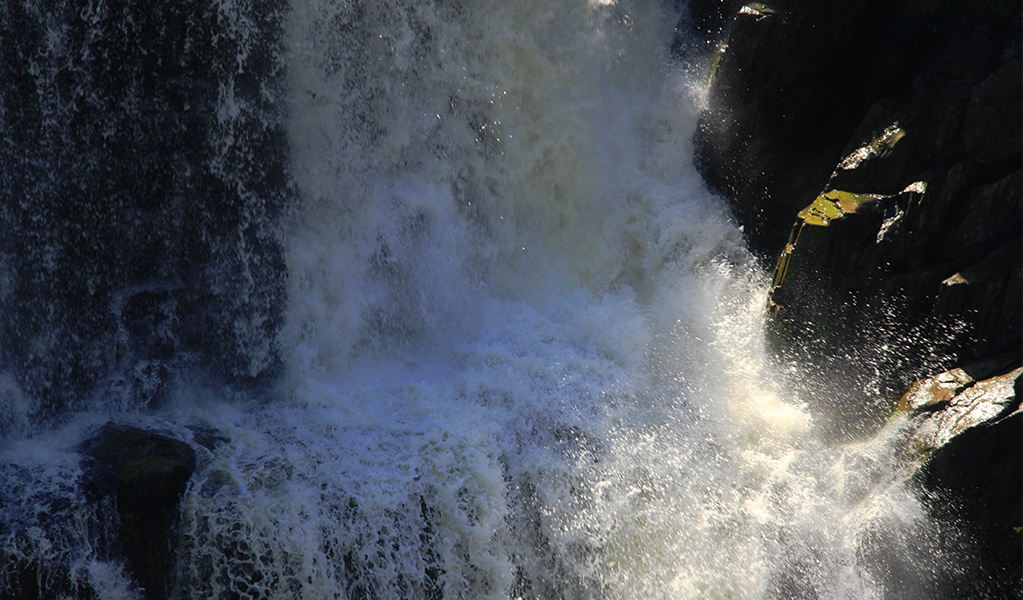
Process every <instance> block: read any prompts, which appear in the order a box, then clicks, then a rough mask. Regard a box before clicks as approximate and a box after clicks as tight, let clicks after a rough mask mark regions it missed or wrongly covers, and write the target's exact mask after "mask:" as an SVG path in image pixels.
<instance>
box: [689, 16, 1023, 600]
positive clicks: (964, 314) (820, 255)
mask: <svg viewBox="0 0 1023 600" xmlns="http://www.w3.org/2000/svg"><path fill="white" fill-rule="evenodd" d="M691 5H692V6H691V8H690V11H691V12H693V13H694V14H704V13H706V14H710V13H712V12H713V11H712V10H711V8H709V7H708V6H703V5H714V6H720V4H719V3H717V2H699V1H695V0H694V2H692V3H691ZM693 6H696V7H701V6H702V8H694V7H693ZM701 11H702V12H701ZM1021 30H1023V27H1021V7H1020V5H1019V3H1018V2H1015V1H1008V0H987V1H984V2H976V3H968V4H967V3H961V2H942V1H938V2H934V1H930V0H895V1H888V0H851V1H849V2H842V3H823V2H810V1H804V0H778V1H777V2H753V3H748V4H745V5H743V6H741V7H739V8H738V9H737V10H736V11H735V14H734V16H733V18H732V19H731V21H730V24H728V25H727V26H726V27H725V29H724V33H723V34H722V37H721V38H720V40H719V41H718V45H717V53H716V56H715V58H714V61H713V65H712V67H711V70H710V74H709V77H710V88H709V104H708V107H707V109H706V110H705V111H704V113H703V114H702V116H701V121H700V128H699V132H698V133H697V136H696V140H695V142H696V153H697V156H696V161H697V165H698V167H699V168H700V170H701V172H702V173H703V174H704V177H705V178H706V180H707V181H708V183H709V184H710V185H711V186H712V187H714V188H716V189H717V190H719V191H721V192H722V193H723V194H724V195H725V196H726V197H727V198H728V199H729V200H730V202H731V204H732V207H733V211H734V214H735V217H736V219H737V220H738V221H739V222H740V224H741V225H742V226H743V228H744V232H745V235H746V237H747V239H748V241H749V243H750V247H751V248H752V249H753V251H754V252H755V253H756V254H758V255H759V256H760V257H761V258H762V259H763V261H764V264H765V266H767V267H768V268H770V267H772V266H774V268H775V270H774V280H773V284H772V290H771V297H770V306H769V310H770V312H771V315H772V319H771V323H770V330H771V341H772V345H773V347H774V349H775V350H776V352H777V354H778V356H779V358H780V360H782V361H783V362H794V363H799V364H801V365H802V371H803V372H805V373H808V374H809V375H808V377H807V379H809V380H815V381H816V382H817V383H815V381H811V382H810V383H808V384H807V386H808V388H810V389H809V390H808V391H809V392H810V393H809V394H807V396H808V397H811V398H817V399H818V400H816V401H818V402H820V403H821V406H818V407H817V408H818V409H820V412H821V413H822V414H824V415H825V416H827V415H829V414H831V415H833V416H834V417H835V418H834V419H831V420H830V426H831V427H832V428H833V431H826V433H829V434H832V435H833V436H835V437H836V438H839V439H847V438H848V437H855V436H858V435H862V434H863V433H865V432H867V431H869V430H871V429H872V428H876V427H879V426H880V425H881V423H883V422H884V420H885V416H886V415H887V414H889V413H890V411H891V409H894V408H895V406H894V404H895V402H896V399H898V398H899V397H900V396H903V394H904V393H906V391H907V389H909V388H910V384H911V383H913V382H914V381H915V380H920V381H919V382H918V383H916V384H915V385H914V386H913V388H912V391H910V392H909V394H908V395H906V396H904V398H903V400H902V410H903V411H904V412H906V413H908V414H911V415H912V422H913V425H914V429H913V431H915V432H916V434H915V437H914V438H913V440H914V441H912V445H913V447H914V448H915V451H916V452H918V454H917V456H918V457H919V459H920V460H919V462H920V463H922V464H924V467H923V468H922V470H920V471H919V474H918V475H917V476H916V477H917V479H918V481H920V482H921V485H925V486H926V487H927V489H929V490H930V491H931V492H932V495H933V497H934V498H945V499H946V500H948V502H946V503H942V502H936V503H935V504H934V505H933V506H932V510H933V511H934V512H935V514H938V515H939V516H943V517H949V518H951V517H952V516H955V517H956V518H962V519H965V520H966V521H967V522H969V523H971V524H972V526H973V529H974V530H975V533H976V535H977V536H978V539H979V540H980V542H981V543H980V545H981V546H983V547H985V548H987V550H985V554H984V562H985V564H986V565H988V567H985V568H989V570H990V573H996V572H997V573H1002V575H1004V574H1005V573H1004V572H1008V573H1009V575H1008V576H1007V577H1002V576H1001V575H999V576H998V577H994V578H993V580H997V581H1001V582H1002V584H1001V585H1002V586H1003V587H1001V588H998V590H997V592H996V595H997V594H998V593H1001V592H1004V591H1006V590H1012V589H1016V590H1017V593H1018V587H1017V586H1018V582H1019V569H1020V561H1019V560H1016V561H1015V563H1014V564H1013V563H1012V562H1011V560H1009V561H1008V562H1007V561H1006V560H1005V557H1010V558H1011V557H1015V556H1018V554H1019V548H1020V539H1019V532H1018V531H1015V533H1014V534H1012V535H1009V534H1007V533H1006V532H1007V531H1014V530H1013V529H1012V527H1019V526H1020V523H1018V522H1015V521H1018V520H1019V519H1018V518H1017V517H1018V516H1019V504H1020V497H1021V490H1020V482H1021V480H1023V474H1021V473H1020V467H1019V459H1018V456H1019V450H1020V446H1021V431H1020V428H1019V425H1018V423H1019V410H1018V406H1019V396H1020V393H1019V385H1018V381H1019V368H1020V365H1021V364H1023V358H1021V350H1023V348H1021V341H1023V325H1021V321H1023V318H1021V305H1023V277H1021V271H1023V269H1021V263H1023V256H1021V254H1023V253H1021V249H1023V210H1021V198H1023V175H1021V173H1023V171H1021V165H1023V151H1021V148H1023V138H1021V131H1023V108H1021V102H1020V98H1021V96H1023V83H1021V79H1023V77H1021V72H1023V64H1021V60H1020V59H1021V46H1023V43H1021V37H1023V35H1021ZM984 365H986V366H984ZM991 365H998V367H997V368H992V367H991ZM814 373H817V374H819V375H816V376H815V375H813V374H814ZM936 374H938V375H936ZM1013 382H1015V383H1013ZM815 385H819V386H820V387H819V389H814V386H815ZM825 390H826V391H825ZM820 399H826V400H820ZM865 407H869V409H867V408H865ZM823 427H824V429H825V430H826V429H828V427H829V422H828V420H827V419H825V424H824V425H823ZM843 428H844V430H842V429H843ZM1006 479H1008V483H1007V482H1006ZM973 497H982V498H998V500H997V501H992V503H985V502H980V503H973V504H974V505H976V506H982V507H988V508H990V510H991V511H995V513H996V514H997V515H998V516H997V517H996V518H995V520H996V521H998V519H1001V520H1000V521H998V524H996V525H992V520H991V519H992V517H991V516H990V514H991V513H990V512H989V511H988V510H987V508H985V509H979V508H978V509H974V508H969V509H964V510H958V511H952V510H951V509H949V508H948V507H950V506H953V505H957V504H956V500H955V499H959V500H962V502H960V505H962V506H970V505H971V503H970V502H967V501H966V500H965V499H968V498H973ZM1014 519H1015V521H1014ZM1010 521H1012V524H1011V526H1010V525H1009V522H1010ZM1006 569H1008V571H1006ZM990 573H989V574H990ZM1006 582H1012V584H1013V585H1011V586H1010V585H1009V584H1007V583H1006ZM985 593H989V592H985Z"/></svg>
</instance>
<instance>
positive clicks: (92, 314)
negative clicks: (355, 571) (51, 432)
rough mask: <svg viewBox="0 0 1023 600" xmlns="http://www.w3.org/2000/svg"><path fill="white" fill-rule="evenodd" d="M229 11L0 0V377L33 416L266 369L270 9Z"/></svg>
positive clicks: (275, 305)
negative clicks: (186, 375)
mask: <svg viewBox="0 0 1023 600" xmlns="http://www.w3.org/2000/svg"><path fill="white" fill-rule="evenodd" d="M243 4H244V6H243V5H242V4H237V5H235V4H232V5H230V6H228V5H224V4H218V3H211V2H208V1H206V0H183V1H181V2H174V3H170V4H163V3H161V4H155V5H154V4H140V3H131V2H115V3H109V2H108V3H100V4H96V3H93V2H86V1H82V0H71V1H69V2H63V3H60V4H59V6H54V5H53V3H51V2H45V1H41V0H7V1H5V2H3V3H2V4H0V139H2V140H3V143H2V144H0V281H2V282H3V284H2V286H0V287H2V291H0V369H2V370H4V371H5V372H8V373H12V374H14V376H15V378H16V379H17V384H18V385H19V387H20V388H21V389H22V390H23V391H24V392H25V393H26V395H28V396H30V397H31V398H32V402H33V410H32V414H30V415H29V417H30V418H31V419H32V420H33V421H37V422H38V421H44V420H46V419H48V418H49V417H51V416H52V415H55V414H60V413H61V412H63V411H64V410H66V409H68V408H71V409H80V408H82V406H81V403H82V400H81V398H84V397H87V396H88V393H89V391H90V390H92V389H93V388H94V386H96V385H97V384H98V383H101V382H102V383H108V384H110V385H109V386H108V387H110V388H114V389H118V390H124V398H119V399H118V400H119V403H120V404H121V405H122V406H123V405H131V406H137V407H146V406H152V405H155V404H158V403H159V401H160V397H161V394H162V390H163V389H164V387H165V386H166V385H167V383H168V381H169V380H170V379H172V378H173V374H174V372H175V370H176V369H177V368H178V367H179V366H180V365H179V363H181V362H182V361H188V360H191V361H192V363H193V364H202V365H215V366H212V367H211V369H210V370H214V369H217V371H215V372H214V375H217V376H221V377H224V378H226V379H228V380H242V381H252V380H254V379H258V378H260V377H265V376H267V375H268V374H273V373H274V371H275V369H276V368H277V366H278V365H279V360H278V358H277V356H276V353H275V351H274V350H275V347H274V340H275V336H276V331H277V328H278V326H279V324H280V322H281V316H280V311H281V304H282V302H283V297H284V282H283V277H282V276H281V272H282V270H283V266H282V265H283V258H282V241H281V240H282V235H283V234H282V233H281V231H279V230H278V223H279V221H280V216H281V215H282V214H285V213H286V212H287V210H288V207H289V205H290V202H291V199H292V191H291V190H290V187H289V186H290V183H289V176H288V173H287V169H288V167H287V164H286V161H285V156H286V154H287V153H286V152H285V148H286V144H287V142H286V139H285V132H284V127H283V124H282V123H283V116H282V115H283V98H284V94H282V93H278V92H280V91H281V90H280V88H281V87H283V83H282V79H283V75H282V68H281V65H280V61H278V60H277V55H278V45H279V37H280V27H281V26H280V23H281V22H282V21H283V19H281V18H280V13H281V12H282V11H283V10H284V3H283V2H280V1H278V0H271V1H268V2H260V3H256V4H258V6H250V4H252V3H243ZM257 149H258V150H257Z"/></svg>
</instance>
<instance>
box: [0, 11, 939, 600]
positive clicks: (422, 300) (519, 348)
mask: <svg viewBox="0 0 1023 600" xmlns="http://www.w3.org/2000/svg"><path fill="white" fill-rule="evenodd" d="M220 4H222V5H223V6H221V9H222V12H223V14H225V15H229V14H231V12H230V10H229V9H230V8H231V6H232V5H233V3H231V2H221V3H220ZM665 4H670V3H662V2H654V1H652V0H651V1H647V0H635V1H631V2H630V1H621V2H614V1H613V0H612V1H600V2H596V1H589V2H587V1H582V0H568V1H558V2H534V1H528V0H513V1H508V0H480V1H476V2H460V1H442V0H437V1H435V2H411V1H405V0H380V1H377V2H350V1H345V0H308V1H299V0H295V1H293V2H292V3H291V5H290V7H289V8H288V11H286V21H285V22H284V23H283V25H282V26H283V32H284V33H283V35H284V42H283V47H284V52H283V54H282V55H281V56H280V57H279V60H280V61H282V63H283V65H284V72H285V73H286V77H287V89H288V100H287V114H288V116H287V121H286V127H287V132H288V147H289V148H290V156H289V164H290V169H291V175H292V177H293V181H294V185H295V187H296V189H297V194H298V198H299V206H298V209H297V211H296V216H295V219H294V222H293V223H291V224H290V228H291V229H290V233H289V234H288V241H287V244H286V248H287V249H286V253H285V257H286V270H287V285H288V301H287V306H286V311H285V324H284V326H283V329H282V333H281V339H280V346H281V348H282V357H283V361H284V364H285V367H284V375H283V377H282V378H281V379H280V381H279V382H278V383H276V384H274V385H273V386H272V387H266V388H264V389H256V390H250V391H245V392H237V391H236V392H226V391H224V390H221V389H219V388H213V387H209V386H207V387H203V386H200V385H199V384H194V385H185V384H181V385H179V386H178V388H177V389H176V390H175V391H174V392H173V398H172V400H171V401H168V403H167V404H166V405H165V406H164V407H162V408H160V409H158V410H156V411H148V412H137V411H136V412H128V413H123V412H122V413H118V418H120V419H124V420H131V421H132V422H134V423H137V424H139V425H140V426H149V427H153V428H158V429H160V430H162V431H166V432H169V433H171V434H172V435H175V436H177V437H179V438H181V439H184V440H186V441H189V442H192V443H193V444H194V445H195V447H196V448H197V450H198V451H199V452H200V469H199V471H198V472H197V474H196V475H195V476H194V477H193V479H192V481H191V483H190V487H189V489H188V491H187V492H186V495H185V498H184V500H183V508H182V517H181V524H180V543H179V547H178V561H179V564H178V566H177V572H176V574H175V575H174V580H175V583H174V588H173V589H174V593H175V594H176V595H177V596H179V597H186V598H236V597H244V598H350V599H355V598H359V599H371V598H374V599H390V598H436V599H439V598H445V599H455V598H464V599H482V598H495V599H500V598H576V599H593V600H595V599H604V598H606V599H609V600H610V599H623V600H625V599H645V598H650V599H653V598H850V599H852V598H857V599H858V598H882V597H900V598H908V597H917V596H919V597H921V598H924V597H932V594H933V593H935V589H934V587H933V586H935V585H937V582H938V581H939V580H940V579H941V572H940V568H939V565H940V562H939V560H938V557H937V554H936V550H935V548H936V541H935V536H936V535H937V532H936V531H935V526H934V525H933V524H931V523H929V522H928V520H927V517H926V515H925V514H924V511H923V510H922V508H921V506H920V505H919V503H918V501H917V500H916V498H915V497H914V495H913V492H912V491H911V490H910V489H908V487H907V486H906V485H904V484H902V483H901V482H894V483H893V479H892V477H891V471H892V469H893V468H894V467H893V462H894V459H891V458H887V457H889V456H891V455H892V453H891V452H890V449H889V448H888V447H887V446H886V444H887V443H888V442H887V438H885V437H883V436H882V437H879V438H878V439H875V440H871V441H866V442H861V443H859V444H854V445H847V446H843V447H834V446H829V445H827V444H825V443H824V442H822V441H819V440H818V439H817V438H816V437H815V435H814V416H813V415H812V414H811V413H810V412H809V410H808V409H807V408H806V406H804V404H803V403H801V402H800V400H799V399H798V398H795V397H793V395H792V394H791V393H790V392H788V391H787V386H786V384H785V381H784V374H779V371H778V369H777V367H776V366H775V365H773V364H772V362H771V360H770V358H769V355H768V353H767V351H766V350H765V348H764V341H763V338H762V333H761V328H762V322H761V319H762V316H763V313H762V307H763V304H764V300H765V294H766V287H767V284H768V282H767V280H766V277H765V275H764V274H763V273H762V272H760V271H759V270H758V268H757V266H756V264H755V262H754V261H753V260H752V259H751V258H750V257H749V256H748V255H747V253H746V251H745V249H744V248H743V246H742V240H741V236H740V233H739V232H738V230H737V229H736V227H735V226H734V224H733V223H732V222H731V221H730V219H729V216H728V213H727V209H726V207H725V206H724V204H723V202H722V201H721V200H720V199H718V198H716V197H714V196H712V195H710V194H709V193H708V192H707V191H706V190H705V189H704V188H703V186H702V183H701V181H700V179H699V177H698V175H697V174H696V173H695V170H694V169H693V167H692V166H691V164H690V163H691V158H690V147H689V145H690V142H689V140H690V139H691V137H692V133H693V131H694V127H695V122H696V114H697V111H698V106H697V104H698V102H699V91H698V90H697V89H695V88H694V87H693V86H692V83H691V82H692V80H693V79H695V77H694V76H693V74H691V73H686V72H681V71H680V70H679V68H678V67H676V66H673V65H671V64H670V63H669V62H668V61H667V58H666V53H667V47H668V45H669V43H670V39H671V36H672V31H673V27H674V24H675V22H676V21H677V17H678V14H677V13H676V12H675V11H674V9H672V8H671V7H669V6H665ZM235 26H236V27H237V28H238V30H239V31H244V30H246V29H245V27H246V26H247V25H246V23H244V22H241V23H236V24H235ZM239 35H240V34H239ZM253 35H255V32H254V33H253ZM242 62H244V57H239V64H241V63H242ZM225 89H226V88H225ZM221 91H222V93H223V91H224V90H221ZM222 97H223V96H222ZM231 106H232V104H231V103H222V108H223V109H224V111H225V112H224V113H223V115H222V117H223V119H224V120H225V122H230V119H231V114H232V112H231V110H229V109H230V108H231ZM236 108H238V110H244V106H241V107H240V108H239V107H237V106H236ZM236 112H237V111H236ZM224 129H225V130H227V131H229V130H230V127H225V128H224ZM225 135H227V134H225ZM223 143H224V144H230V143H233V142H223ZM259 352H260V358H259V359H260V360H264V361H265V359H264V358H263V356H264V355H265V353H266V349H265V348H260V349H259ZM796 376H798V374H796ZM14 387H16V386H6V387H4V388H2V389H0V393H7V392H6V391H4V390H7V388H11V390H13V389H14ZM15 393H16V391H11V392H10V394H15ZM12 397H13V396H12ZM108 416H109V413H107V412H103V411H94V413H92V414H83V415H80V417H81V418H80V419H78V420H76V421H75V422H74V423H73V424H71V425H68V426H66V427H67V428H69V431H72V432H77V433H66V434H65V435H64V437H63V438H62V439H65V440H74V441H76V442H77V440H79V439H81V437H82V436H83V435H85V433H84V432H86V431H88V430H89V427H90V426H95V425H96V424H97V423H101V422H102V421H103V420H104V419H105V418H107V417H108ZM200 429H214V430H216V431H217V435H218V439H219V440H220V441H219V442H218V443H217V444H209V445H207V447H204V446H202V445H200V444H198V442H197V441H196V439H197V436H196V434H195V432H196V431H199V430H200ZM69 444H70V442H68V441H63V442H61V441H58V440H49V441H39V439H38V438H35V439H29V440H25V441H11V442H9V443H8V445H7V446H6V448H5V449H4V452H5V457H6V460H5V462H6V463H11V464H15V463H16V464H17V465H19V466H18V467H17V469H18V473H21V474H22V476H23V479H24V478H31V477H30V476H34V477H36V478H37V479H40V480H43V479H45V480H50V481H55V482H57V483H54V484H53V485H54V486H55V488H61V486H63V488H66V489H52V490H49V489H48V490H38V493H39V494H41V495H43V496H47V495H48V496H47V497H50V498H67V499H68V502H71V503H72V504H73V503H74V502H76V501H75V500H74V496H75V494H76V493H77V492H76V490H75V485H76V484H75V481H76V479H75V478H76V477H77V476H78V475H77V466H76V464H75V463H74V461H73V460H72V459H71V458H69V456H73V453H71V452H70V446H69ZM41 448H42V449H41ZM11 468H12V469H13V468H14V467H11ZM44 473H46V474H45V475H44ZM10 481H12V482H14V483H8V484H5V489H4V500H5V506H6V505H8V501H10V502H11V503H12V504H17V505H19V506H23V505H24V502H22V501H15V500H13V498H17V497H19V490H22V487H24V484H21V483H18V481H21V479H17V480H16V478H11V479H10ZM19 486H22V487H19ZM22 491H23V490H22ZM47 502H50V500H48V501H47ZM54 510H57V509H54ZM61 510H66V511H71V512H73V513H74V510H75V509H74V506H73V505H72V506H71V507H65V508H63V509H61ZM83 510H84V509H83ZM90 510H98V509H90ZM12 514H13V513H12ZM74 514H76V515H78V518H79V519H86V520H88V519H97V518H99V517H96V516H95V515H84V516H82V514H79V513H74ZM5 518H6V521H5V522H6V523H12V522H14V519H13V517H11V516H10V515H8V516H7V517H5ZM19 518H23V521H24V523H28V525H26V526H25V527H26V528H25V529H23V531H24V532H25V533H23V534H22V535H20V537H17V540H14V537H12V536H8V537H6V538H3V541H4V544H5V546H4V548H5V551H8V552H15V553H19V555H21V556H43V557H44V559H45V560H47V561H50V562H52V563H54V564H56V563H59V562H60V561H64V562H65V563H67V564H68V565H70V566H68V567H67V569H68V571H69V572H70V573H71V575H69V577H71V578H72V579H73V580H75V581H79V582H81V583H80V584H79V585H80V586H82V587H83V588H91V589H95V590H97V593H98V595H99V596H100V597H104V598H113V597H132V596H133V595H135V594H138V591H137V590H136V589H134V588H133V586H132V585H131V584H130V580H129V578H128V576H127V575H126V574H125V573H124V571H123V569H121V567H120V566H119V565H117V564H113V565H111V564H107V563H106V562H104V561H101V560H99V559H95V560H93V559H92V558H90V556H92V555H88V554H86V555H85V558H83V559H72V558H69V557H71V556H73V555H75V554H76V553H78V552H80V550H81V548H83V547H86V546H88V544H89V534H88V532H87V531H85V530H84V529H82V530H74V531H71V532H70V533H69V532H68V531H64V529H73V527H72V525H68V524H65V525H62V526H61V527H60V528H57V529H54V528H52V527H51V528H49V529H48V528H47V527H45V526H40V525H39V524H38V523H36V521H33V520H32V519H33V518H35V517H32V516H31V515H27V516H23V517H19ZM33 523H35V524H33ZM83 527H84V526H83ZM58 529H59V530H58ZM2 535H7V534H2ZM12 540H14V541H12ZM76 560H77V561H79V562H78V563H75V561H76Z"/></svg>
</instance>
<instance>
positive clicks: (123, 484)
mask: <svg viewBox="0 0 1023 600" xmlns="http://www.w3.org/2000/svg"><path fill="white" fill-rule="evenodd" d="M79 451H80V453H81V454H82V470H83V473H84V474H83V477H82V479H83V481H82V488H83V490H84V491H85V494H86V498H87V500H89V501H91V502H98V501H100V500H101V499H103V498H105V497H112V498H113V500H114V505H115V507H116V512H117V515H118V517H119V519H120V523H119V525H118V527H117V528H116V531H117V532H118V539H117V540H114V543H113V544H112V546H113V551H114V552H115V553H116V554H120V555H122V556H123V557H124V559H125V560H126V562H127V565H128V569H129V570H130V571H131V573H132V574H133V575H134V576H135V579H136V581H137V582H138V584H139V585H140V586H141V587H142V589H143V591H144V594H145V597H146V598H152V599H157V598H166V597H167V596H168V594H169V593H170V589H171V584H172V581H171V575H172V574H173V572H174V571H173V569H174V554H173V548H174V547H175V546H176V543H177V539H176V537H174V532H175V526H176V523H177V520H178V514H179V504H180V502H181V497H182V495H183V494H184V492H185V488H186V487H187V485H188V480H189V478H190V477H191V476H192V473H193V472H194V471H195V468H196V461H195V451H194V450H193V449H192V447H191V446H189V445H188V444H186V443H184V442H182V441H179V440H175V439H172V438H169V437H167V436H164V435H160V434H158V433H154V432H150V431H145V430H143V429H138V428H136V427H130V426H127V425H117V424H114V423H108V424H106V425H105V426H104V427H103V428H102V429H101V430H100V431H99V432H98V433H97V434H96V435H94V436H93V437H91V438H89V439H88V440H86V441H85V442H83V443H82V446H81V448H80V449H79Z"/></svg>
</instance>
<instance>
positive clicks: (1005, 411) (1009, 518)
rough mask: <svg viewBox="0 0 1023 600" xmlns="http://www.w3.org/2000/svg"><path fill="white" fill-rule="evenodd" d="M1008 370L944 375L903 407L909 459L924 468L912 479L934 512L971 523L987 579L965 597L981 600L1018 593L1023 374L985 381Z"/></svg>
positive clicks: (909, 396)
mask: <svg viewBox="0 0 1023 600" xmlns="http://www.w3.org/2000/svg"><path fill="white" fill-rule="evenodd" d="M1004 368H1005V365H1004V364H1002V365H998V364H997V363H992V362H987V363H982V364H977V365H970V366H967V367H966V368H957V369H954V370H952V371H948V372H945V373H940V374H938V375H935V376H934V377H930V378H927V379H924V380H921V381H919V382H917V383H916V384H914V385H913V386H912V387H911V388H910V391H909V392H907V393H906V395H905V396H903V398H902V400H901V401H900V403H899V411H900V412H905V413H906V414H907V415H908V418H909V426H908V428H907V432H908V438H907V441H906V445H905V460H906V461H907V462H908V463H909V465H910V468H909V470H910V471H913V470H914V469H915V467H916V466H918V465H921V464H922V467H921V468H919V470H916V472H915V474H914V475H913V477H914V480H915V481H916V482H917V483H918V484H919V485H920V486H921V487H923V488H924V489H925V490H928V492H929V495H928V504H929V507H930V510H931V512H932V514H935V515H936V516H938V517H939V518H941V519H946V520H960V521H965V522H968V523H970V524H971V525H972V528H973V530H974V531H973V533H974V537H975V540H976V541H975V542H974V547H973V548H971V549H970V551H971V553H975V554H977V555H979V556H980V557H981V561H980V562H981V570H982V576H981V577H975V578H974V581H973V584H974V585H976V586H977V587H976V588H975V589H973V590H961V593H963V594H964V595H967V596H972V597H977V598H980V597H1011V595H1012V593H1014V594H1015V595H1016V597H1018V596H1019V593H1020V592H1021V589H1020V587H1019V584H1020V565H1021V564H1023V538H1021V536H1020V527H1021V526H1023V497H1021V494H1020V483H1021V482H1023V443H1021V439H1020V438H1021V436H1020V434H1021V432H1023V409H1021V407H1020V384H1021V383H1023V379H1021V375H1023V368H1020V367H1017V368H1015V369H1013V370H1011V371H1009V372H1006V373H1002V374H999V375H995V376H990V377H986V376H987V374H988V373H990V372H991V371H992V370H995V371H999V370H1001V369H1004ZM982 377H986V378H984V379H981V378H982ZM1003 592H1010V593H1009V594H1003Z"/></svg>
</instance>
